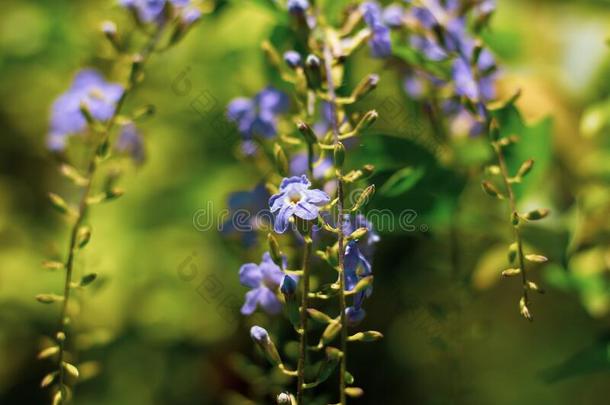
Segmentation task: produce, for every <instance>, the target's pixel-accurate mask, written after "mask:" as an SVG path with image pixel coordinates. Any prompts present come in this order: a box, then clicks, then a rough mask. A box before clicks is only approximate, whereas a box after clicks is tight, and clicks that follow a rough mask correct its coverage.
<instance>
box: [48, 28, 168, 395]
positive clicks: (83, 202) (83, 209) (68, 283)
mask: <svg viewBox="0 0 610 405" xmlns="http://www.w3.org/2000/svg"><path fill="white" fill-rule="evenodd" d="M163 28H164V27H163V26H160V27H159V28H158V29H157V31H156V32H155V34H154V35H153V36H152V37H151V40H150V41H148V42H147V43H146V45H145V46H144V48H143V49H142V52H141V53H140V56H141V63H142V64H144V63H145V62H146V61H147V60H148V58H149V56H150V54H151V53H152V52H153V51H154V49H155V47H156V45H157V43H158V41H159V39H160V38H161V33H162V32H163ZM135 85H136V81H135V77H130V79H129V83H128V85H127V87H126V88H125V91H124V92H123V94H122V96H121V98H120V99H119V101H118V102H117V104H116V107H115V109H114V113H113V115H112V117H111V118H110V119H109V120H108V123H107V125H106V127H105V128H104V130H103V132H102V134H101V136H100V137H99V140H98V142H97V143H96V144H95V147H94V148H93V153H92V156H91V158H90V160H89V163H88V166H87V172H86V178H87V184H86V185H85V188H84V190H83V192H82V194H81V197H80V200H79V203H78V213H77V216H76V220H75V222H74V225H73V226H72V228H71V230H70V240H69V243H68V255H67V259H66V263H65V268H66V276H65V279H64V288H63V300H62V306H61V312H60V318H59V328H58V332H57V335H56V338H57V340H58V342H59V353H58V371H59V389H60V390H61V392H62V397H63V398H64V400H65V398H66V397H67V395H66V392H65V391H64V386H65V384H64V381H65V370H64V366H63V364H64V361H65V354H66V338H67V326H68V323H69V318H68V303H69V300H70V292H71V289H72V288H71V287H72V275H73V272H74V259H75V253H76V243H77V239H78V231H79V229H80V228H81V226H82V224H83V221H84V220H85V218H86V216H87V212H88V208H89V204H88V202H87V200H88V199H89V196H90V193H91V185H92V184H93V179H94V177H95V174H96V171H97V167H98V165H97V163H98V162H97V159H98V158H97V151H98V149H99V147H100V146H101V145H103V144H104V143H105V142H107V140H108V137H109V135H110V132H111V131H112V128H113V127H114V124H115V122H116V118H117V116H118V115H119V114H120V112H121V110H122V108H123V105H124V103H125V99H126V98H127V95H128V94H130V93H131V92H132V91H133V89H134V87H135Z"/></svg>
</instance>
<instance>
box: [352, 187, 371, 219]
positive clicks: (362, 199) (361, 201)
mask: <svg viewBox="0 0 610 405" xmlns="http://www.w3.org/2000/svg"><path fill="white" fill-rule="evenodd" d="M373 194H375V185H374V184H371V185H370V186H368V187H367V188H365V189H364V191H362V193H360V195H359V196H358V199H357V200H356V203H355V204H354V206H353V207H352V209H351V210H352V212H355V211H358V210H359V209H360V208H362V207H363V206H365V205H366V204H368V202H369V201H370V199H371V197H373Z"/></svg>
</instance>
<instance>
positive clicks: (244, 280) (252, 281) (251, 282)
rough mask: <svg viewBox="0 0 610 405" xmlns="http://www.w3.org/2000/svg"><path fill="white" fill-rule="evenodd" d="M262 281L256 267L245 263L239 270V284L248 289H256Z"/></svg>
mask: <svg viewBox="0 0 610 405" xmlns="http://www.w3.org/2000/svg"><path fill="white" fill-rule="evenodd" d="M262 279H263V274H262V272H261V269H260V268H259V267H258V265H256V264H254V263H246V264H244V265H243V266H241V268H240V269H239V282H240V283H241V284H242V285H244V286H246V287H250V288H257V287H258V286H259V285H260V283H261V281H262Z"/></svg>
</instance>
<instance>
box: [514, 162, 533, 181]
mask: <svg viewBox="0 0 610 405" xmlns="http://www.w3.org/2000/svg"><path fill="white" fill-rule="evenodd" d="M532 167H534V161H533V160H532V159H528V160H526V161H525V162H523V164H522V165H521V167H520V168H519V170H518V171H517V177H523V176H525V175H527V174H528V173H529V172H530V171H531V170H532Z"/></svg>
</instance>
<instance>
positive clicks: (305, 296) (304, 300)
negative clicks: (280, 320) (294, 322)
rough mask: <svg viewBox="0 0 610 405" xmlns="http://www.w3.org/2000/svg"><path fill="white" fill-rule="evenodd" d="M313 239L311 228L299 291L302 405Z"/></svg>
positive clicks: (300, 402) (300, 400) (300, 399)
mask: <svg viewBox="0 0 610 405" xmlns="http://www.w3.org/2000/svg"><path fill="white" fill-rule="evenodd" d="M312 247H313V241H312V240H311V230H308V232H307V236H305V252H304V255H303V278H302V279H303V287H302V288H303V291H302V293H301V312H300V315H301V319H300V329H301V330H300V331H299V332H300V339H299V361H298V365H297V376H298V377H297V384H298V385H297V404H298V405H303V404H304V402H303V391H304V389H305V363H306V360H307V359H306V357H307V308H308V306H309V261H310V259H311V251H312Z"/></svg>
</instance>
